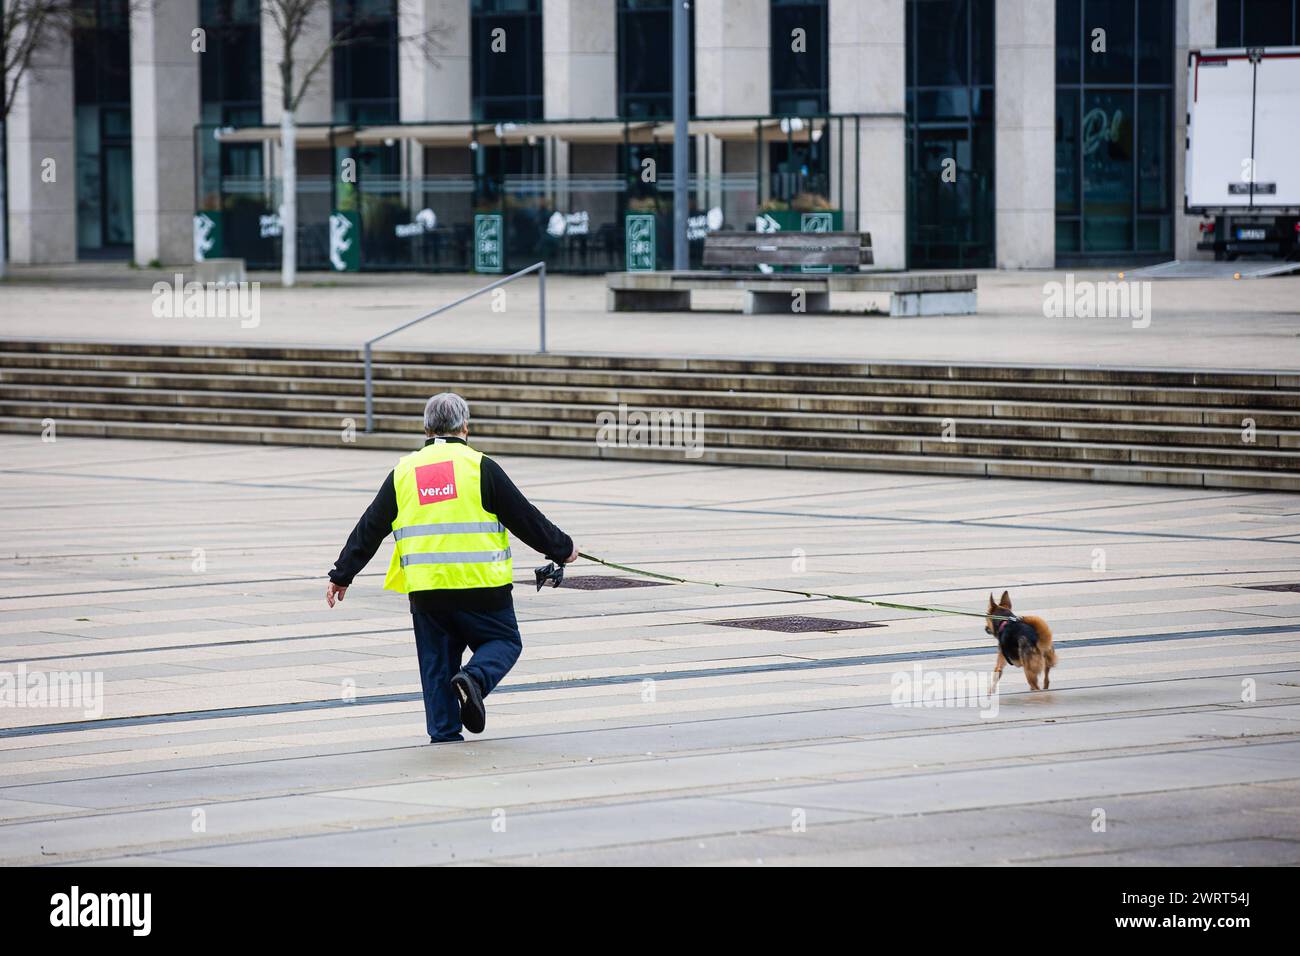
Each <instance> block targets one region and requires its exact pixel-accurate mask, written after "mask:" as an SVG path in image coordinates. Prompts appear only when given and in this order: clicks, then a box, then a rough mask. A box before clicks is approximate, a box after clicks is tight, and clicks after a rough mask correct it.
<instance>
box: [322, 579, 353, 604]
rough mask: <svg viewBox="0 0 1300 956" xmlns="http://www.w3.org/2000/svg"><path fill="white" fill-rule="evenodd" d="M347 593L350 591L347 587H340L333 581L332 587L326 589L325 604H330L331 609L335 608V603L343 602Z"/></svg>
mask: <svg viewBox="0 0 1300 956" xmlns="http://www.w3.org/2000/svg"><path fill="white" fill-rule="evenodd" d="M347 593H348V589H347V586H346V585H345V586H343V587H339V586H338V585H337V584H335V583H334V582H333V581H331V582H330V586H329V587H327V588H326V589H325V603H326V604H328V605H329V606H330V607H333V606H334V602H335V601H336V600H337V601H342V600H343V596H344V595H345V594H347Z"/></svg>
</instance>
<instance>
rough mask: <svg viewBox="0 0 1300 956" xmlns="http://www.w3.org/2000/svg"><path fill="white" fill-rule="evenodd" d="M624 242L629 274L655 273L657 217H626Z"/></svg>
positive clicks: (624, 220) (624, 221)
mask: <svg viewBox="0 0 1300 956" xmlns="http://www.w3.org/2000/svg"><path fill="white" fill-rule="evenodd" d="M623 241H624V245H625V248H626V261H627V271H628V272H654V271H655V217H654V216H644V215H633V216H626V217H624V219H623Z"/></svg>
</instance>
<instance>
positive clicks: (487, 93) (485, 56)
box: [470, 0, 542, 121]
mask: <svg viewBox="0 0 1300 956" xmlns="http://www.w3.org/2000/svg"><path fill="white" fill-rule="evenodd" d="M470 20H471V26H472V28H471V37H472V39H471V43H472V47H471V51H472V53H471V55H472V57H473V68H472V74H471V81H470V82H471V96H472V99H473V113H474V116H473V118H474V119H476V120H516V121H523V120H538V119H541V118H542V3H541V0H473V3H472V5H471V7H470Z"/></svg>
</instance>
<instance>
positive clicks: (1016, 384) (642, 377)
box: [0, 352, 1300, 410]
mask: <svg viewBox="0 0 1300 956" xmlns="http://www.w3.org/2000/svg"><path fill="white" fill-rule="evenodd" d="M0 364H3V365H6V366H13V367H23V368H28V369H50V370H56V369H59V370H67V371H79V370H80V371H86V370H99V371H120V372H135V373H157V372H160V371H165V372H168V373H180V374H188V375H191V376H196V375H201V376H205V377H211V376H247V377H263V376H268V377H279V378H311V379H316V380H319V379H360V378H361V367H360V366H359V364H358V363H357V362H356V361H351V362H334V361H327V362H326V361H317V362H303V361H279V360H258V359H251V358H250V359H207V358H191V357H183V358H176V357H171V358H157V357H150V356H113V355H109V356H104V355H93V354H85V355H72V356H67V355H59V354H52V353H37V354H24V353H18V352H7V353H0ZM374 375H375V379H376V381H377V382H394V381H416V382H420V383H425V382H428V381H430V380H438V379H444V380H446V381H449V382H454V383H455V384H456V385H457V386H464V385H467V384H493V385H496V384H503V385H505V384H516V385H565V386H568V387H573V386H584V387H596V388H627V387H636V388H662V389H669V390H691V391H702V392H710V391H730V392H761V393H777V394H780V393H788V392H800V393H805V394H814V395H815V394H833V395H837V396H845V395H869V396H876V397H885V396H889V397H895V396H928V397H936V398H973V399H981V398H983V399H994V398H1002V399H1012V400H1018V401H1053V402H1069V403H1076V402H1106V403H1125V404H1172V405H1192V406H1219V407H1222V406H1227V407H1245V406H1253V407H1261V408H1275V409H1295V410H1300V390H1298V389H1289V388H1276V387H1248V388H1229V387H1218V386H1215V387H1208V386H1202V385H1189V386H1166V385H1124V384H1114V383H1108V382H1097V383H1095V384H1067V383H1061V384H1053V383H1046V384H1044V383H1039V382H1033V381H1022V380H1018V379H1009V380H1000V379H966V380H937V379H929V378H915V377H913V378H892V377H891V378H874V377H870V376H830V375H826V376H784V375H761V374H734V375H732V374H708V373H703V374H696V373H691V372H682V371H673V370H660V371H640V370H630V369H616V370H610V369H590V368H584V367H576V368H575V367H556V368H539V367H530V366H517V365H512V364H508V363H506V364H501V365H468V364H466V365H455V366H449V365H430V364H382V363H381V364H377V365H376V366H375V368H374Z"/></svg>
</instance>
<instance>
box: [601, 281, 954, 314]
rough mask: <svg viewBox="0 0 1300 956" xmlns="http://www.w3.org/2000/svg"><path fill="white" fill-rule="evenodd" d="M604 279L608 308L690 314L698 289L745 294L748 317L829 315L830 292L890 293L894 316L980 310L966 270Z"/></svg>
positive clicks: (623, 310) (618, 310) (610, 309)
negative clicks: (692, 301)
mask: <svg viewBox="0 0 1300 956" xmlns="http://www.w3.org/2000/svg"><path fill="white" fill-rule="evenodd" d="M606 283H607V286H606V297H605V306H606V308H607V309H608V311H610V312H688V311H690V308H691V292H692V290H695V289H714V290H725V291H730V292H743V293H744V305H743V307H742V308H743V311H744V313H745V314H746V315H790V314H794V315H799V314H803V313H807V314H811V315H825V314H827V313H829V312H830V311H831V293H832V292H887V293H889V294H890V296H891V300H890V310H889V314H890V315H894V316H921V315H973V314H974V313H975V308H976V302H975V288H976V279H975V276H974V274H972V273H968V272H967V273H909V272H896V273H880V272H874V273H873V272H837V273H817V274H806V273H805V274H799V273H793V272H787V273H769V274H763V273H754V272H611V273H609V275H607V276H606ZM796 305H798V306H800V308H799V309H798V310H797V311H796V309H795V306H796Z"/></svg>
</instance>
